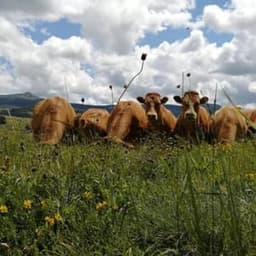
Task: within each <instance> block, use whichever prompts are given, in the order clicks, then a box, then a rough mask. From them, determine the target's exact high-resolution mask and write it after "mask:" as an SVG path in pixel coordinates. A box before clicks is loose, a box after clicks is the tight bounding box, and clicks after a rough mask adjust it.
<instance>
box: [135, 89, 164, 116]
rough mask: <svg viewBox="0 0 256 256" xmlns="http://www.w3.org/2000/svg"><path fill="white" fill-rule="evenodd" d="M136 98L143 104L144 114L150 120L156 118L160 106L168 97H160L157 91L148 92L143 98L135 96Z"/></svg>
mask: <svg viewBox="0 0 256 256" xmlns="http://www.w3.org/2000/svg"><path fill="white" fill-rule="evenodd" d="M137 100H138V101H139V102H140V103H143V104H144V105H145V110H146V114H147V116H148V117H149V119H150V120H158V119H159V110H160V107H161V105H162V104H165V103H166V102H167V101H168V97H166V96H165V97H162V98H161V96H160V94H159V93H156V92H150V93H147V94H146V96H145V98H143V97H141V96H139V97H137Z"/></svg>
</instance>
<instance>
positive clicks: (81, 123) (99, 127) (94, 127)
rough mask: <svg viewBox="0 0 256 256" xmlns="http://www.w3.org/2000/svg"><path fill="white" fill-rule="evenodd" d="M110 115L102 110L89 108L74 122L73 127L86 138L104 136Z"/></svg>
mask: <svg viewBox="0 0 256 256" xmlns="http://www.w3.org/2000/svg"><path fill="white" fill-rule="evenodd" d="M109 116H110V113H109V112H108V111H107V110H106V109H102V108H89V109H87V110H86V111H85V112H84V113H82V114H81V116H78V117H77V118H76V120H75V127H76V128H78V129H79V131H80V132H81V133H82V134H85V135H86V137H91V138H93V137H95V136H100V137H103V136H106V135H107V125H108V119H109Z"/></svg>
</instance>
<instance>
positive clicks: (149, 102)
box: [137, 92, 176, 135]
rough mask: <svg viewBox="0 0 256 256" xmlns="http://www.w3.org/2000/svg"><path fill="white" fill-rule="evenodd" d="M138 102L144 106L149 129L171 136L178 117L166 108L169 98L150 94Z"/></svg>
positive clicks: (140, 98)
mask: <svg viewBox="0 0 256 256" xmlns="http://www.w3.org/2000/svg"><path fill="white" fill-rule="evenodd" d="M137 100H138V101H139V102H140V103H142V104H143V105H144V108H145V112H146V115H147V117H148V121H149V128H148V129H149V130H150V131H153V132H156V131H157V132H160V133H164V132H165V133H167V134H168V135H171V134H172V132H173V130H174V128H175V125H176V117H175V115H174V114H173V113H172V112H171V111H169V110H168V109H167V108H166V107H165V106H164V104H165V103H166V102H167V101H168V97H166V96H163V97H161V95H160V94H159V93H157V92H149V93H147V94H146V95H145V97H141V96H138V97H137Z"/></svg>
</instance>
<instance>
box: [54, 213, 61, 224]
mask: <svg viewBox="0 0 256 256" xmlns="http://www.w3.org/2000/svg"><path fill="white" fill-rule="evenodd" d="M54 219H55V221H56V222H59V221H62V217H61V215H60V213H59V212H57V213H55V214H54Z"/></svg>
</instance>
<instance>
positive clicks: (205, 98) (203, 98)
mask: <svg viewBox="0 0 256 256" xmlns="http://www.w3.org/2000/svg"><path fill="white" fill-rule="evenodd" d="M208 100H209V98H208V97H202V98H201V99H200V104H204V103H206V102H207V101H208Z"/></svg>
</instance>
